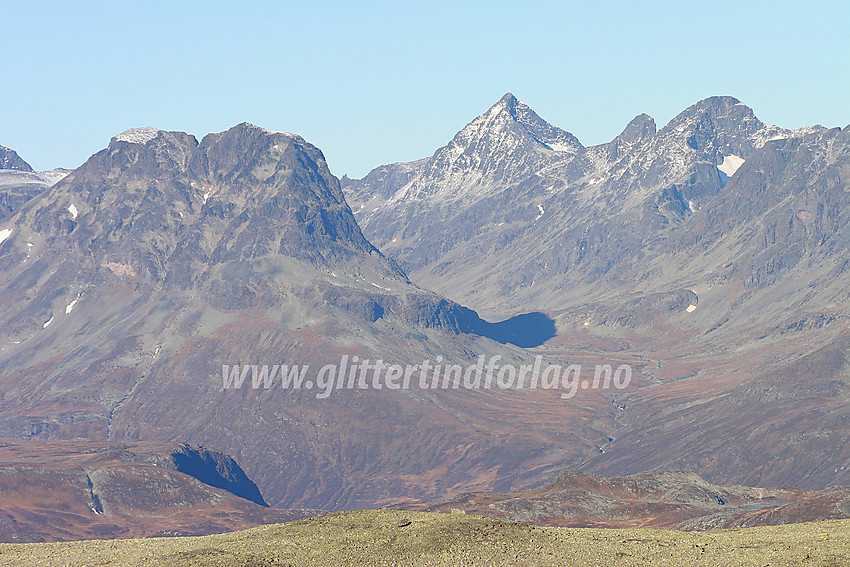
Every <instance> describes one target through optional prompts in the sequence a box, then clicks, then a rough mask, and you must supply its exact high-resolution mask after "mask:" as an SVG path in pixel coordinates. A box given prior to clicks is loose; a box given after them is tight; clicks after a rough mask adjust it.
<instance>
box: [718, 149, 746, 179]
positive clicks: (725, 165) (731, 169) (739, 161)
mask: <svg viewBox="0 0 850 567" xmlns="http://www.w3.org/2000/svg"><path fill="white" fill-rule="evenodd" d="M745 161H747V160H745V159H744V158H742V157H740V156H736V155H735V154H731V155H728V156H723V162H722V163H721V164H720V165H718V166H717V169H719V170H720V171H722V172H723V173H725V174H726V175H728V176H729V177H732V176H733V175H735V172H736V171H738V168H739V167H741V166H742V165H744V162H745Z"/></svg>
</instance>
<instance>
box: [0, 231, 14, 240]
mask: <svg viewBox="0 0 850 567" xmlns="http://www.w3.org/2000/svg"><path fill="white" fill-rule="evenodd" d="M10 234H12V229H11V228H4V229H3V230H0V244H2V243H3V241H4V240H6V239H7V238H9V235H10Z"/></svg>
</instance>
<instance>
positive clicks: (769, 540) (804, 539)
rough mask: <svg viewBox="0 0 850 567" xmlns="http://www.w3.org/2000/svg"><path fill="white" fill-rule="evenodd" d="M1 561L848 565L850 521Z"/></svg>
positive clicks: (399, 529)
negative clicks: (683, 530)
mask: <svg viewBox="0 0 850 567" xmlns="http://www.w3.org/2000/svg"><path fill="white" fill-rule="evenodd" d="M0 565H4V566H6V565H15V566H36V565H38V566H52V565H57V566H58V565H62V566H66V565H67V566H83V565H87V566H94V565H121V566H128V567H129V566H135V565H158V566H195V565H204V566H207V565H222V566H228V567H233V566H244V567H260V566H275V565H281V566H286V565H293V566H296V565H297V566H305V565H364V566H365V565H369V566H373V565H416V566H425V565H428V566H455V565H463V566H467V565H488V566H489V565H505V566H507V565H510V566H519V565H534V566H552V565H576V566H578V565H581V566H592V565H600V566H613V565H617V566H630V565H653V566H655V565H687V566H689V567H695V566H700V565H722V566H724V567H732V566H738V565H742V566H743V565H758V566H763V565H770V566H772V567H775V566H780V565H788V566H791V565H793V566H800V565H803V566H808V565H812V566H815V565H816V566H843V565H850V520H839V521H827V522H812V523H806V524H792V525H784V526H769V527H760V528H747V529H740V530H723V531H712V532H699V533H697V532H678V531H671V530H655V529H634V530H606V529H579V528H541V527H535V526H529V525H525V524H518V523H513V522H508V521H504V520H499V519H495V518H487V517H481V516H468V515H465V514H436V513H424V512H402V511H364V512H340V513H336V514H331V515H327V516H321V517H317V518H308V519H305V520H298V521H295V522H289V523H286V524H276V525H268V526H262V527H258V528H253V529H250V530H246V531H242V532H234V533H228V534H219V535H212V536H204V537H193V538H151V539H135V540H113V541H81V542H71V543H38V544H2V545H0Z"/></svg>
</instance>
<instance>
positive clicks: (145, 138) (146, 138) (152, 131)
mask: <svg viewBox="0 0 850 567" xmlns="http://www.w3.org/2000/svg"><path fill="white" fill-rule="evenodd" d="M160 132H162V130H160V129H158V128H151V127H150V126H145V127H143V128H130V129H129V130H124V131H123V132H121V133H120V134H118V135H117V136H115V141H116V142H129V143H131V144H147V143H148V142H150V141H151V140H153V139H154V138H156V136H157V134H159V133H160Z"/></svg>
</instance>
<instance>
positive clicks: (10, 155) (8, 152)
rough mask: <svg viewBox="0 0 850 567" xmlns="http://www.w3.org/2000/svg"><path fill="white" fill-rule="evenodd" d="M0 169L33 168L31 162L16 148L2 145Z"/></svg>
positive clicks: (30, 169)
mask: <svg viewBox="0 0 850 567" xmlns="http://www.w3.org/2000/svg"><path fill="white" fill-rule="evenodd" d="M0 169H16V170H18V171H32V170H33V169H32V167H30V164H28V163H27V162H25V161H24V160H23V159H21V156H19V155H18V153H17V152H16V151H15V150H13V149H11V148H7V147H6V146H0Z"/></svg>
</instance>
